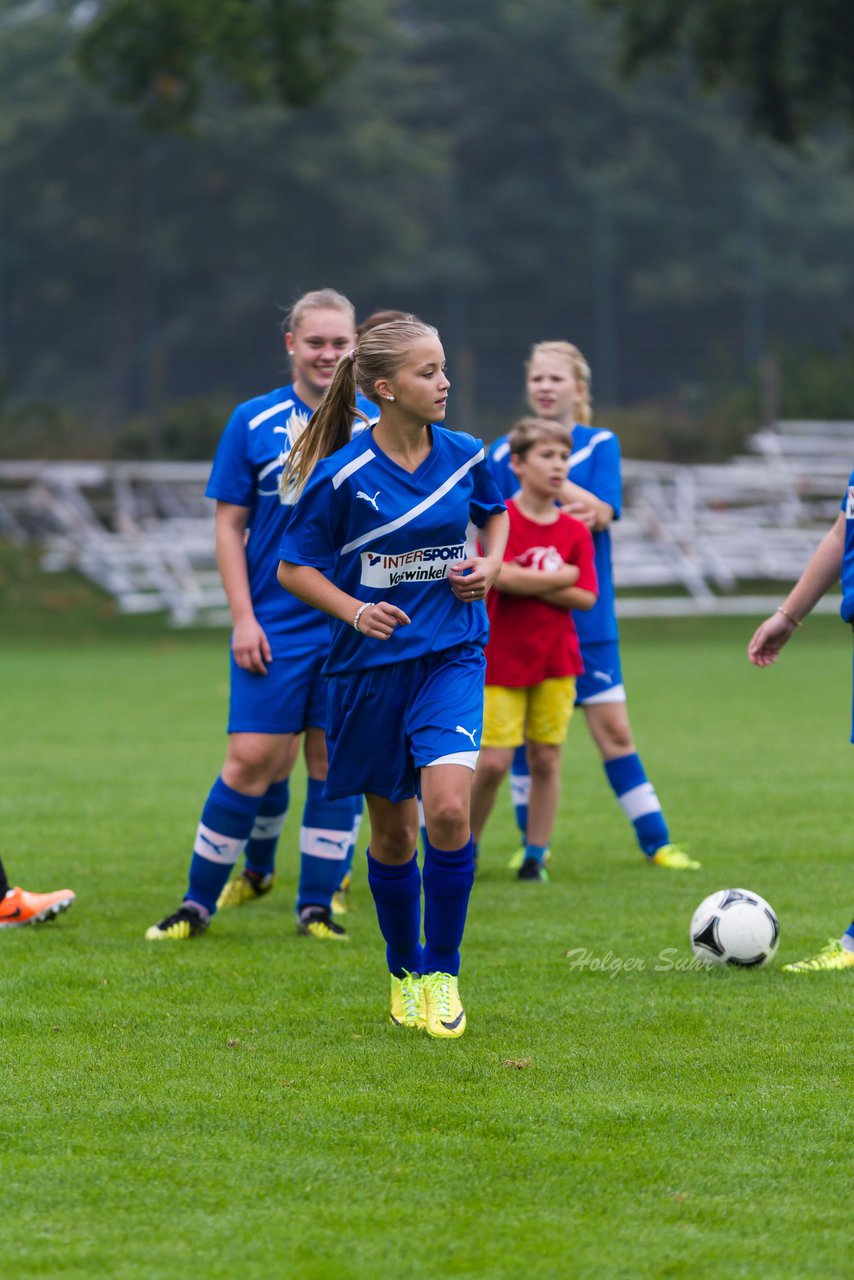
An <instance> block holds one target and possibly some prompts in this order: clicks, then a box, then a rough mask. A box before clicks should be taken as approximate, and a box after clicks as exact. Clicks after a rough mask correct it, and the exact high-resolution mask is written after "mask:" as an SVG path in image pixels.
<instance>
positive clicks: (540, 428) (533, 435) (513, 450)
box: [508, 418, 572, 458]
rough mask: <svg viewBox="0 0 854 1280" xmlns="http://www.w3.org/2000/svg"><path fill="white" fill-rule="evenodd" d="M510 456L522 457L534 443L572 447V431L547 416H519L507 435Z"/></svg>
mask: <svg viewBox="0 0 854 1280" xmlns="http://www.w3.org/2000/svg"><path fill="white" fill-rule="evenodd" d="M508 440H509V444H510V456H511V457H513V458H524V457H525V455H526V454H527V453H528V451H529V450H530V449H533V447H534V445H535V444H562V445H563V446H564V448H565V449H569V450H571V449H572V432H571V431H570V429H569V427H565V426H564V425H563V423H562V422H549V420H548V419H547V418H520V419H519V421H518V422H516V423H514V424H513V426H512V427H511V428H510V435H509V437H508Z"/></svg>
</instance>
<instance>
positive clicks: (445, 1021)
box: [421, 973, 466, 1040]
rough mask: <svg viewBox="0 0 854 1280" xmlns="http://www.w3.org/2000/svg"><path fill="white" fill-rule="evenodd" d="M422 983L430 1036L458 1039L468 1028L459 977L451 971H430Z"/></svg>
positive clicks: (426, 1024) (426, 1021)
mask: <svg viewBox="0 0 854 1280" xmlns="http://www.w3.org/2000/svg"><path fill="white" fill-rule="evenodd" d="M421 985H422V987H423V988H424V996H425V1027H426V1029H427V1034H428V1036H435V1037H436V1038H437V1039H443V1040H456V1039H457V1037H458V1036H461V1035H462V1034H463V1032H464V1031H465V1029H466V1011H465V1009H464V1008H463V1006H462V1002H461V1001H460V993H459V990H458V988H457V979H456V978H455V977H454V975H453V974H451V973H428V974H425V976H424V977H423V978H422V979H421Z"/></svg>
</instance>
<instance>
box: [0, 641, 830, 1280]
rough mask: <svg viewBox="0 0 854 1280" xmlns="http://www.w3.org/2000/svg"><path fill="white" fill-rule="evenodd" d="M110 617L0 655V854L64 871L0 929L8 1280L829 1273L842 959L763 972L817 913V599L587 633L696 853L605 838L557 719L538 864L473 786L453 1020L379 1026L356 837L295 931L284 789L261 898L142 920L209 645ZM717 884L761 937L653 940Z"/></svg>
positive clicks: (826, 808) (177, 854)
mask: <svg viewBox="0 0 854 1280" xmlns="http://www.w3.org/2000/svg"><path fill="white" fill-rule="evenodd" d="M124 625H125V628H126V632H123V633H122V636H121V638H120V639H110V636H109V628H107V629H106V634H100V633H91V632H87V633H86V634H84V635H81V636H78V637H75V638H74V640H73V642H72V641H70V640H68V639H66V640H64V641H63V643H61V644H55V645H52V644H49V643H44V642H41V641H39V642H37V641H36V640H35V639H34V638H33V637H34V636H35V635H36V630H35V629H34V630H33V636H32V637H31V636H28V637H27V642H26V643H23V642H22V640H20V639H19V640H18V641H17V642H16V641H15V640H14V639H12V640H11V641H10V642H8V643H7V644H5V645H4V646H3V647H2V648H0V668H2V672H3V687H4V705H5V710H6V720H5V723H6V733H5V734H4V740H3V744H2V747H0V777H2V786H0V832H2V855H3V857H4V859H5V861H6V863H7V866H8V870H9V872H10V876H11V877H12V880H13V883H17V882H21V883H23V884H24V886H25V887H27V888H33V889H42V890H45V889H51V888H57V887H60V886H61V885H63V884H66V883H68V884H70V885H71V886H72V887H73V888H74V889H75V890H76V891H77V894H78V899H77V903H76V904H75V906H74V908H73V909H72V911H71V912H70V913H68V914H67V915H65V916H64V917H62V918H61V920H59V921H58V922H56V923H55V924H51V925H46V926H42V927H40V928H38V929H27V930H5V931H3V933H2V935H0V973H2V990H3V998H2V1004H0V1116H2V1120H3V1124H2V1145H0V1185H2V1187H3V1190H4V1195H3V1217H2V1219H0V1221H2V1227H0V1235H2V1236H5V1237H6V1243H5V1245H4V1253H3V1256H4V1259H5V1262H6V1263H7V1264H8V1265H10V1267H11V1270H10V1272H9V1274H10V1275H12V1274H14V1275H15V1276H27V1277H29V1276H50V1277H53V1276H63V1277H81V1278H82V1277H86V1278H87V1280H88V1278H89V1277H92V1276H101V1275H103V1276H110V1277H113V1278H115V1280H137V1278H142V1277H146V1278H148V1277H172V1276H182V1277H196V1276H198V1277H202V1276H205V1277H231V1276H232V1275H234V1274H239V1275H240V1276H241V1280H255V1278H256V1277H258V1278H259V1280H260V1278H261V1277H264V1278H265V1280H266V1278H267V1277H278V1276H288V1277H290V1276H295V1277H306V1280H314V1278H315V1277H316V1278H317V1280H321V1278H325V1277H340V1278H347V1280H350V1278H351V1277H352V1278H353V1280H363V1278H365V1277H368V1278H373V1277H381V1276H382V1277H385V1276H386V1275H389V1274H393V1273H402V1274H405V1275H407V1276H408V1277H413V1278H415V1280H422V1278H423V1280H428V1278H429V1280H433V1278H434V1277H435V1278H436V1280H438V1277H489V1278H490V1280H492V1278H493V1277H494V1278H495V1280H503V1278H504V1277H507V1278H508V1280H510V1277H513V1278H514V1280H515V1278H516V1277H518V1276H519V1275H520V1274H525V1275H527V1276H529V1277H591V1278H596V1280H598V1278H600V1277H601V1278H603V1280H610V1278H612V1277H613V1278H617V1277H626V1278H627V1280H629V1278H631V1280H635V1278H638V1277H647V1276H649V1277H652V1276H655V1277H658V1276H662V1277H670V1276H674V1277H678V1276H691V1277H706V1276H708V1277H713V1276H714V1277H715V1278H716V1280H717V1277H719V1276H720V1275H721V1274H725V1275H727V1276H729V1277H759V1276H774V1277H777V1278H779V1280H785V1278H788V1277H792V1278H793V1280H794V1278H795V1277H798V1278H800V1277H806V1276H816V1277H822V1278H826V1277H828V1276H836V1275H839V1276H842V1275H844V1274H845V1275H847V1274H848V1271H849V1269H850V1258H849V1252H850V1220H851V1203H852V1196H851V1193H852V1180H851V1173H850V1152H851V1140H852V1126H851V1073H850V1059H851V1053H850V1026H851V1022H850V1009H851V998H852V994H854V978H852V976H851V975H850V974H827V975H816V976H806V975H803V976H802V975H787V974H783V973H782V972H780V964H781V963H782V962H784V961H785V960H787V959H794V958H797V957H799V956H801V955H802V954H805V953H806V952H808V951H811V950H814V949H816V947H817V946H818V945H819V944H821V943H823V942H824V941H825V939H826V938H827V937H828V936H829V935H831V934H838V933H839V932H841V930H842V929H843V928H844V927H845V925H846V924H847V923H848V921H849V919H850V917H851V911H852V893H851V878H850V868H851V847H850V825H851V809H850V796H851V768H852V764H854V757H852V755H851V749H850V748H849V747H847V746H846V739H847V736H848V731H849V707H850V697H849V682H850V674H851V673H850V652H849V650H850V639H849V637H848V635H847V633H846V632H845V630H844V628H842V626H841V625H840V624H839V623H838V622H837V623H835V624H834V622H833V621H832V620H830V619H815V620H814V621H811V622H810V625H809V626H808V627H804V629H803V631H802V632H799V633H798V635H797V637H796V639H795V641H794V642H793V643H792V645H791V646H790V649H789V651H787V652H786V653H785V654H784V655H783V658H782V660H781V663H780V665H779V667H777V668H775V669H773V670H771V671H765V672H760V671H756V670H754V669H752V668H750V667H749V665H748V663H747V661H746V658H745V656H744V648H745V644H746V641H747V638H748V636H749V633H750V630H751V624H750V623H749V622H746V621H744V620H715V621H709V622H702V623H699V622H681V623H679V622H663V623H654V624H652V623H633V624H631V625H627V626H626V627H625V628H624V651H625V652H624V656H625V666H626V676H627V681H628V684H629V689H630V692H631V704H630V705H631V711H632V721H633V726H634V729H635V733H636V737H637V740H638V743H639V746H640V750H641V752H642V754H643V757H644V759H645V762H646V764H647V767H648V770H649V773H650V776H651V777H652V778H653V780H654V782H655V784H656V786H657V788H658V790H659V792H660V794H661V797H662V799H663V801H664V804H665V810H666V812H667V814H668V817H669V819H670V822H671V827H672V833H673V837H674V839H676V840H678V841H680V842H683V843H686V844H687V845H689V846H690V848H691V850H692V852H694V853H695V854H696V855H697V856H698V857H699V858H700V859H701V861H702V863H703V868H702V871H701V872H699V873H696V874H694V875H689V874H678V873H673V872H667V871H662V870H659V869H657V868H652V867H649V866H646V865H644V864H643V863H642V861H641V858H640V856H639V854H638V853H637V852H636V850H635V847H634V844H633V840H632V837H631V833H630V830H629V829H628V827H627V826H626V823H625V820H624V819H623V818H622V815H621V813H620V811H619V809H618V808H617V806H616V805H615V803H614V801H613V799H612V798H611V796H610V793H609V791H608V790H607V787H606V784H605V781H604V777H603V775H602V772H601V766H600V765H599V762H598V759H597V758H596V757H595V755H594V752H593V749H592V747H591V745H590V743H589V740H588V738H587V735H586V730H585V728H584V724H583V722H582V719H581V717H580V716H579V717H578V719H577V721H576V722H575V723H574V724H573V726H572V729H571V732H570V741H569V745H568V748H567V751H566V756H565V770H564V793H563V802H562V807H561V815H560V822H559V827H558V830H557V832H556V837H555V841H554V861H553V864H552V865H553V876H552V880H551V883H550V884H548V885H519V884H517V883H516V882H514V881H513V879H512V877H511V876H510V874H509V873H508V872H507V871H506V869H505V864H506V861H507V859H508V858H509V856H510V854H511V852H512V850H513V848H514V846H515V844H516V836H515V833H514V828H513V822H512V814H511V810H510V805H509V801H508V799H507V798H506V796H505V797H503V798H502V801H501V805H500V807H499V809H498V810H497V811H496V813H495V814H494V816H493V821H492V823H491V826H490V828H489V830H488V832H487V836H486V839H485V840H484V844H483V849H482V859H481V872H480V875H479V878H478V882H477V884H476V887H475V892H474V897H473V901H472V908H471V913H470V922H469V927H468V930H467V935H466V944H465V950H464V969H463V975H462V981H461V990H462V992H463V995H464V998H465V1002H466V1007H467V1011H468V1015H469V1031H468V1033H467V1034H466V1036H465V1037H464V1038H463V1039H462V1040H461V1041H459V1042H452V1043H445V1042H435V1041H431V1040H429V1039H428V1038H427V1037H425V1036H423V1035H418V1034H416V1033H413V1032H403V1031H396V1030H394V1029H393V1028H391V1027H389V1026H388V1025H387V1024H386V1021H385V1017H386V1008H387V1005H386V1000H387V977H386V975H385V973H384V965H383V951H382V946H381V944H380V941H379V937H378V932H377V928H376V922H375V918H374V915H373V910H372V905H371V901H370V897H369V894H368V892H367V888H366V884H365V877H364V873H363V869H362V866H361V865H360V864H359V862H358V861H357V867H356V874H355V876H354V881H355V883H354V888H353V890H352V894H351V896H352V897H353V899H354V906H355V907H356V908H357V909H356V910H355V911H354V912H353V913H352V914H351V915H350V916H349V917H348V921H347V924H348V929H349V930H350V932H351V934H352V942H351V944H350V945H349V946H346V947H344V946H333V945H331V944H322V943H317V942H315V941H313V940H309V939H301V938H298V937H297V936H296V935H295V932H294V923H293V915H292V906H293V895H294V886H295V874H296V861H297V860H296V855H295V837H296V830H297V827H298V821H299V812H300V806H301V792H302V784H301V782H297V784H296V785H295V787H294V796H293V801H292V810H291V814H290V817H289V820H288V824H287V827H286V830H285V835H284V838H283V841H282V845H281V851H282V858H281V873H280V876H279V880H278V883H277V887H276V890H275V892H274V893H273V894H271V895H270V896H269V897H267V898H265V899H263V900H262V901H260V902H258V903H256V904H253V905H251V906H249V907H247V908H244V909H242V910H240V911H233V912H225V913H222V914H221V915H220V916H219V917H217V919H216V921H215V923H214V925H213V927H212V928H211V930H210V932H209V933H208V934H207V935H206V936H205V937H203V938H201V939H199V940H198V941H195V942H193V943H190V944H183V945H170V944H157V945H152V944H147V943H145V942H144V941H143V939H142V934H143V931H144V929H145V926H146V925H148V924H150V923H152V922H153V921H155V920H157V919H158V918H160V916H161V915H163V914H164V913H165V912H166V911H167V910H169V909H171V908H172V907H173V906H174V905H175V904H176V903H177V901H178V900H179V898H180V896H181V893H182V891H183V888H184V883H185V875H186V867H187V861H188V854H189V848H190V842H191V839H192V834H193V831H194V827H195V823H196V821H197V817H198V811H199V808H200V805H201V803H202V800H203V798H204V795H205V794H206V791H207V789H208V787H209V785H210V782H211V780H212V778H213V777H214V776H215V774H216V772H217V770H218V768H219V765H220V763H221V757H222V752H223V746H224V737H223V722H224V714H225V701H226V683H227V664H226V654H225V649H224V644H223V639H222V637H221V636H218V637H217V636H210V637H198V636H178V637H176V636H168V637H164V636H159V637H158V636H157V635H156V634H154V633H153V631H152V633H151V634H148V630H150V624H148V623H146V624H144V626H145V628H148V630H146V631H145V634H144V636H143V635H142V634H140V636H139V637H138V638H134V637H133V634H132V628H128V627H127V624H124ZM59 630H60V633H61V634H63V635H67V634H68V632H67V629H65V630H63V628H60V629H59ZM732 885H736V886H746V887H748V888H752V889H755V890H757V891H758V892H760V893H762V894H763V895H764V896H766V897H767V898H768V899H769V900H770V901H771V903H772V904H773V906H774V907H775V909H776V911H777V913H778V915H779V916H780V919H781V923H782V941H781V947H780V953H779V956H778V960H777V963H776V965H775V966H774V967H772V968H770V969H768V970H759V971H749V972H738V971H736V972H729V971H724V972H712V973H707V972H696V971H694V970H693V969H691V968H685V967H684V966H687V965H689V963H690V951H689V948H688V944H687V927H688V922H689V920H690V916H691V913H692V911H693V909H694V907H695V906H696V905H697V903H698V902H699V901H700V899H701V898H702V897H703V896H704V895H705V894H707V893H709V892H711V891H712V890H714V889H717V888H722V887H726V886H732ZM567 952H573V953H574V960H573V958H568V957H567Z"/></svg>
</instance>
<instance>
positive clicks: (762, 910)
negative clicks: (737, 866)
mask: <svg viewBox="0 0 854 1280" xmlns="http://www.w3.org/2000/svg"><path fill="white" fill-rule="evenodd" d="M779 941H780V921H779V920H778V919H777V917H776V915H775V914H774V910H773V908H772V907H771V906H770V904H769V903H767V902H766V901H765V899H764V898H760V896H759V894H758V893H752V892H751V891H750V890H749V889H719V890H718V891H717V893H710V894H709V896H708V898H704V899H703V901H702V902H701V903H700V905H699V907H698V908H697V910H696V911H695V912H694V914H693V916H692V917H691V947H692V950H693V952H694V955H695V956H697V957H698V958H699V959H700V960H703V961H705V963H706V964H731V965H735V966H737V967H738V968H741V969H758V968H759V966H760V965H763V964H767V963H768V961H769V960H770V959H771V957H772V956H773V954H774V952H775V951H776V950H777V944H778V942H779Z"/></svg>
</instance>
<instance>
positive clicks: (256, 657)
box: [215, 502, 273, 676]
mask: <svg viewBox="0 0 854 1280" xmlns="http://www.w3.org/2000/svg"><path fill="white" fill-rule="evenodd" d="M248 519H249V508H248V507H238V506H234V505H233V504H232V503H230V502H217V504H216V524H215V529H216V535H215V536H216V562H217V567H218V568H219V572H220V577H221V578H222V585H223V586H224V587H225V595H226V599H227V600H228V607H229V609H230V610H231V617H232V620H233V622H234V630H233V632H232V637H231V649H232V653H233V654H234V660H235V662H236V663H237V665H238V666H239V667H242V668H243V669H244V671H255V672H257V673H258V674H260V675H263V676H265V675H266V674H267V667H266V665H265V664H266V663H268V662H270V660H271V659H272V657H273V652H272V650H271V648H270V643H269V641H268V640H267V636H266V634H265V632H264V628H263V627H262V626H261V625H260V623H259V622H258V621H257V619H256V617H255V609H254V606H253V604H252V596H251V595H250V592H249V570H248V568H247V565H246V524H247V521H248Z"/></svg>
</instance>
